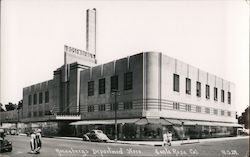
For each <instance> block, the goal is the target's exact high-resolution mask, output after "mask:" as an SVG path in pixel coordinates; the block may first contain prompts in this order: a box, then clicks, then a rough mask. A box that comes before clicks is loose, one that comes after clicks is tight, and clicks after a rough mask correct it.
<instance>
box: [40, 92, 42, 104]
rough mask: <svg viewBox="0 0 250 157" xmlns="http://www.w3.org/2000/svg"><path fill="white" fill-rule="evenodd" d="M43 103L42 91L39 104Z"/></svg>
mask: <svg viewBox="0 0 250 157" xmlns="http://www.w3.org/2000/svg"><path fill="white" fill-rule="evenodd" d="M42 103H43V93H42V92H40V93H39V104H42Z"/></svg>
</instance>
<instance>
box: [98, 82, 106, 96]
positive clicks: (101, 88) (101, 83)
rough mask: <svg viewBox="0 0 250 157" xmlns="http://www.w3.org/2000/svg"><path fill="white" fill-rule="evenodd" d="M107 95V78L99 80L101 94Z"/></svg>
mask: <svg viewBox="0 0 250 157" xmlns="http://www.w3.org/2000/svg"><path fill="white" fill-rule="evenodd" d="M104 93H105V78H102V79H99V94H104Z"/></svg>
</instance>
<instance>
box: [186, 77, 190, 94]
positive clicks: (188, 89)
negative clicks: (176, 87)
mask: <svg viewBox="0 0 250 157" xmlns="http://www.w3.org/2000/svg"><path fill="white" fill-rule="evenodd" d="M186 94H189V95H190V94H191V80H190V79H189V78H186Z"/></svg>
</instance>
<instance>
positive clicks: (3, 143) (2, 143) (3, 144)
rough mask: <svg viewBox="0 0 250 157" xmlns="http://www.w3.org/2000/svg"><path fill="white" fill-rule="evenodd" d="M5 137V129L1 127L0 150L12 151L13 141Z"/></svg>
mask: <svg viewBox="0 0 250 157" xmlns="http://www.w3.org/2000/svg"><path fill="white" fill-rule="evenodd" d="M4 137H5V130H4V129H3V128H0V152H4V151H7V152H11V151H12V142H10V141H8V140H7V139H5V138H4Z"/></svg>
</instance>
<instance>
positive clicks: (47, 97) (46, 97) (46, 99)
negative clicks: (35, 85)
mask: <svg viewBox="0 0 250 157" xmlns="http://www.w3.org/2000/svg"><path fill="white" fill-rule="evenodd" d="M48 102H49V91H46V92H45V103H48Z"/></svg>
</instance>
